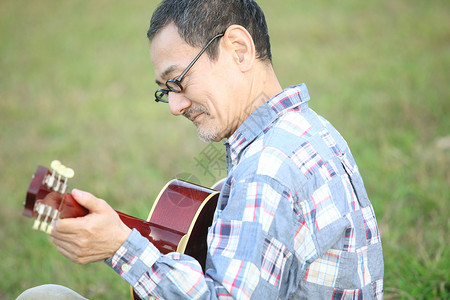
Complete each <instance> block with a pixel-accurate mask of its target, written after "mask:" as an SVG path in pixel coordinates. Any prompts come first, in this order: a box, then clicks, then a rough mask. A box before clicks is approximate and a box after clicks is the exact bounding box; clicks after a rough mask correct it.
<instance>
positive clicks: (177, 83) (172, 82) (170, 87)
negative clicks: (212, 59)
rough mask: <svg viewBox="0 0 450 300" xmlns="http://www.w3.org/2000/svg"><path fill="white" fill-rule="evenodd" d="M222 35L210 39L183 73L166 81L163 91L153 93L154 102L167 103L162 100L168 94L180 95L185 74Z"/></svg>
mask: <svg viewBox="0 0 450 300" xmlns="http://www.w3.org/2000/svg"><path fill="white" fill-rule="evenodd" d="M223 35H224V33H219V34H217V35H215V36H214V37H213V38H212V39H210V40H209V42H208V43H207V44H206V45H205V47H203V49H202V50H201V51H200V52H199V53H198V54H197V56H196V57H195V58H194V59H193V60H192V61H191V63H190V64H189V65H188V66H187V67H186V69H184V71H183V72H182V73H181V74H180V75H178V77H177V78H175V79H169V80H167V81H166V87H167V88H165V89H159V90H157V91H156V92H155V102H163V103H169V101H167V100H164V99H163V97H164V95H168V94H169V92H174V93H181V92H182V91H183V86H182V85H181V81H182V80H183V78H184V76H185V75H186V73H187V72H189V70H190V69H191V68H192V66H193V65H194V64H195V63H196V62H197V60H198V59H199V58H200V56H202V54H203V52H205V51H206V49H208V47H209V45H211V44H212V42H214V41H215V40H216V39H217V38H219V37H222V36H223Z"/></svg>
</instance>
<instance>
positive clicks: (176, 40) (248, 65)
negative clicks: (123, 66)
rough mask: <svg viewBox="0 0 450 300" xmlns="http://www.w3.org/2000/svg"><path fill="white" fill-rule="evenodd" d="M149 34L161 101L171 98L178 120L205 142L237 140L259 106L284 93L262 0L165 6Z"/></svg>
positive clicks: (177, 1) (185, 1) (184, 1)
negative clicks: (259, 100)
mask: <svg viewBox="0 0 450 300" xmlns="http://www.w3.org/2000/svg"><path fill="white" fill-rule="evenodd" d="M147 35H148V38H149V40H150V42H151V44H150V56H151V60H152V63H153V67H154V69H155V76H156V82H157V84H158V85H159V86H161V88H162V89H161V90H159V94H158V96H161V95H163V96H165V97H167V98H168V99H167V100H168V103H169V108H170V111H171V113H172V114H174V115H183V116H185V117H187V118H188V119H190V120H191V121H192V122H193V123H194V124H195V125H196V126H197V129H198V133H199V137H200V138H201V139H202V140H205V141H219V140H221V139H223V138H226V137H229V136H231V134H233V132H234V131H235V130H236V129H237V128H238V127H239V126H240V124H241V123H242V122H243V121H244V120H245V119H246V118H247V117H248V115H249V114H250V113H251V112H252V109H253V108H256V106H255V105H254V103H252V100H254V99H255V98H258V97H259V98H260V95H261V94H265V95H267V96H273V95H274V93H275V92H279V90H280V89H281V88H280V87H279V84H278V81H277V79H276V76H275V75H274V72H273V69H272V64H271V54H270V43H269V36H268V34H267V25H266V22H265V18H264V14H263V12H262V11H261V9H260V8H259V6H258V5H257V4H256V3H255V2H254V1H250V0H202V1H200V0H163V1H162V3H161V4H160V6H159V7H158V8H157V10H156V11H155V12H154V14H153V17H152V20H151V25H150V29H149V31H148V34H147ZM214 37H215V38H214ZM203 51H204V54H203ZM259 104H261V103H259ZM250 105H252V106H251V108H250V107H249V106H250Z"/></svg>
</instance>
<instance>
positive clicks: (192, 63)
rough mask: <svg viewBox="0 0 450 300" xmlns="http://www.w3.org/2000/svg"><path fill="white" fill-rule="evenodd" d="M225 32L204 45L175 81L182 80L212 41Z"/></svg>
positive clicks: (221, 34)
mask: <svg viewBox="0 0 450 300" xmlns="http://www.w3.org/2000/svg"><path fill="white" fill-rule="evenodd" d="M223 35H224V33H219V34H218V35H216V36H214V37H213V38H212V39H210V40H209V42H208V43H207V44H206V45H205V47H203V49H202V50H201V51H200V53H199V54H197V56H196V57H195V58H194V59H193V60H192V61H191V63H190V64H189V65H188V66H187V67H186V69H184V71H183V73H181V74H180V75H179V76H178V77H177V79H175V81H180V80H181V78H183V77H184V75H186V73H187V72H188V71H189V70H190V69H191V68H192V66H193V65H194V64H195V63H196V62H197V60H198V59H199V58H200V56H202V54H203V52H205V51H206V49H208V46H209V45H211V43H212V42H214V40H215V39H217V38H219V37H221V36H223Z"/></svg>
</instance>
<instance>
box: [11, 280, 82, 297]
mask: <svg viewBox="0 0 450 300" xmlns="http://www.w3.org/2000/svg"><path fill="white" fill-rule="evenodd" d="M33 299H55V300H56V299H58V300H81V299H86V298H84V297H82V296H81V295H80V294H78V293H76V292H74V291H72V290H71V289H69V288H66V287H64V286H61V285H57V284H44V285H40V286H36V287H34V288H31V289H28V290H26V291H24V292H23V293H22V294H20V295H19V297H17V298H16V300H33Z"/></svg>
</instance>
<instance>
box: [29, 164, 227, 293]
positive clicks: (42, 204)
mask: <svg viewBox="0 0 450 300" xmlns="http://www.w3.org/2000/svg"><path fill="white" fill-rule="evenodd" d="M51 169H52V170H51V171H50V170H49V169H47V168H46V167H43V166H38V167H37V170H36V172H35V173H34V175H33V178H32V180H31V183H30V186H29V188H28V191H27V195H26V200H25V203H24V210H23V215H24V216H26V217H34V218H36V220H35V221H34V224H33V229H35V230H41V231H44V232H47V233H50V232H51V231H52V222H53V221H54V220H57V219H58V218H61V219H63V218H75V217H82V216H85V215H87V214H88V213H89V211H88V210H87V209H86V208H84V207H82V206H80V205H79V204H78V203H77V202H76V201H75V200H74V199H73V197H72V196H71V195H70V194H69V193H67V190H68V185H67V181H68V179H70V178H72V177H73V176H74V171H73V170H72V169H70V168H67V167H65V166H64V165H62V164H61V163H60V162H59V161H56V160H55V161H53V162H52V163H51ZM222 185H223V180H222V181H219V182H218V183H217V184H216V185H215V186H214V187H213V188H212V189H210V188H206V187H202V186H199V185H195V184H192V183H189V182H186V181H182V180H178V179H174V180H172V181H170V182H168V183H167V184H166V186H165V187H164V188H163V189H162V190H161V192H160V193H159V195H158V197H157V199H156V200H155V202H154V204H153V207H152V209H151V210H150V213H149V216H148V218H147V220H146V221H144V220H141V219H139V218H136V217H133V216H130V215H127V214H124V213H122V212H119V211H116V212H117V214H118V215H119V217H120V219H121V220H122V222H124V223H125V225H127V226H128V227H130V228H135V229H136V230H138V231H139V232H140V233H141V235H143V236H144V237H146V238H147V239H148V240H149V241H150V242H151V243H153V245H155V247H156V248H158V250H159V251H160V252H161V253H162V254H167V253H170V252H175V251H176V252H180V253H185V254H187V255H190V256H192V257H194V258H195V259H196V260H197V261H198V262H199V263H200V265H201V266H202V268H203V270H205V261H206V251H207V245H206V236H207V234H208V227H209V226H210V225H211V223H212V218H213V215H214V211H215V209H216V204H217V199H218V197H219V190H220V188H221V187H222ZM132 295H133V297H134V299H139V297H138V296H137V295H136V294H135V293H134V291H132Z"/></svg>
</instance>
